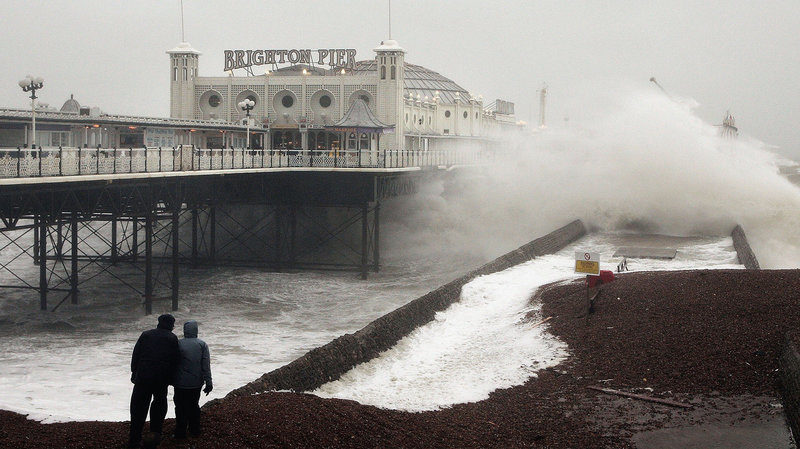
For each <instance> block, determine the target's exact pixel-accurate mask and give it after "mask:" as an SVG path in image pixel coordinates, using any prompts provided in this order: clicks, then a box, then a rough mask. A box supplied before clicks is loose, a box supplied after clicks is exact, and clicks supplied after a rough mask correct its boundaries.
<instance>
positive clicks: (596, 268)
mask: <svg viewBox="0 0 800 449" xmlns="http://www.w3.org/2000/svg"><path fill="white" fill-rule="evenodd" d="M575 273H581V274H593V275H595V276H596V275H598V274H600V254H599V253H592V252H588V251H575Z"/></svg>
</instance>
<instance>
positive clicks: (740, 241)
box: [731, 225, 760, 270]
mask: <svg viewBox="0 0 800 449" xmlns="http://www.w3.org/2000/svg"><path fill="white" fill-rule="evenodd" d="M731 238H733V247H734V248H735V249H736V255H737V256H739V263H741V264H742V265H744V267H745V268H747V269H748V270H758V269H759V268H760V267H759V265H758V259H756V255H755V253H753V250H752V249H751V248H750V243H748V242H747V235H745V233H744V229H742V226H741V225H736V227H735V228H733V232H731Z"/></svg>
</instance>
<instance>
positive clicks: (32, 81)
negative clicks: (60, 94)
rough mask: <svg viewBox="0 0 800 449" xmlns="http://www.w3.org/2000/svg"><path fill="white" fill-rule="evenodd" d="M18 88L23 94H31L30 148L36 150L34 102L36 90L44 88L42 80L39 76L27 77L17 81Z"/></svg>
mask: <svg viewBox="0 0 800 449" xmlns="http://www.w3.org/2000/svg"><path fill="white" fill-rule="evenodd" d="M19 87H21V88H22V91H23V92H30V93H31V120H32V132H31V148H36V104H35V103H34V102H35V101H36V98H37V97H36V89H41V88H42V87H44V79H43V78H42V77H41V76H37V77H33V76H30V75H28V76H26V77H25V78H24V79H21V80H19Z"/></svg>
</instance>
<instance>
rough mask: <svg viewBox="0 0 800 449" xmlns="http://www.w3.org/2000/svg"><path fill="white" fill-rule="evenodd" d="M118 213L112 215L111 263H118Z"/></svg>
mask: <svg viewBox="0 0 800 449" xmlns="http://www.w3.org/2000/svg"><path fill="white" fill-rule="evenodd" d="M117 248H118V244H117V214H114V215H112V216H111V265H116V264H117V258H118V257H119V255H118V253H117Z"/></svg>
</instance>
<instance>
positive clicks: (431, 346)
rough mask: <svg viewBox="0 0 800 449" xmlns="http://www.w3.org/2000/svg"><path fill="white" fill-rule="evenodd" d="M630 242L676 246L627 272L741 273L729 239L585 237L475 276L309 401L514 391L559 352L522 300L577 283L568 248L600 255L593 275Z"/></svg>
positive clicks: (416, 404)
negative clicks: (429, 317) (444, 304)
mask: <svg viewBox="0 0 800 449" xmlns="http://www.w3.org/2000/svg"><path fill="white" fill-rule="evenodd" d="M631 243H637V244H644V245H645V246H650V247H653V246H660V247H665V245H666V247H669V248H675V249H678V255H677V256H676V258H675V259H673V260H652V259H629V261H628V268H629V269H631V270H633V271H639V270H681V269H695V268H742V266H741V265H739V264H738V261H737V258H736V253H735V251H734V250H733V248H732V245H733V242H732V241H731V239H730V238H669V237H663V236H625V235H594V236H590V237H588V238H585V239H582V240H580V241H579V242H577V243H575V244H573V245H570V246H568V247H567V248H565V249H564V250H562V251H560V252H558V253H557V254H554V255H549V256H544V257H541V258H537V259H534V260H531V261H529V262H527V263H524V264H521V265H518V266H516V267H512V268H509V269H507V270H505V271H502V272H499V273H495V274H491V275H486V276H480V277H478V278H476V279H474V280H473V281H471V282H469V283H468V284H466V285H465V286H464V287H463V289H462V292H461V299H460V301H459V302H457V303H454V304H453V305H452V306H450V307H449V308H448V309H446V310H444V311H442V312H439V313H437V314H436V317H435V319H434V320H433V321H432V322H431V323H429V324H426V325H424V326H421V327H419V328H417V329H416V330H414V331H413V332H412V333H411V334H409V335H408V336H406V337H405V338H403V339H401V340H400V341H399V342H398V343H397V344H396V345H395V346H394V347H392V348H391V349H389V350H387V351H385V352H383V353H382V354H381V355H380V356H379V357H377V358H375V359H373V360H370V361H369V362H366V363H363V364H361V365H358V366H357V367H355V368H353V369H352V370H350V371H349V372H347V373H345V374H344V375H343V376H342V377H341V378H340V379H339V380H336V381H334V382H329V383H327V384H325V385H323V386H321V387H320V388H319V389H317V390H316V391H314V394H317V395H319V396H323V397H337V398H343V399H352V400H356V401H358V402H361V403H364V404H370V405H375V406H378V407H384V408H392V409H401V410H410V411H423V410H434V409H437V408H442V407H447V406H450V405H453V404H458V403H463V402H474V401H480V400H482V399H486V398H487V397H488V396H489V393H491V392H492V391H494V390H496V389H498V388H505V387H510V386H513V385H518V384H522V383H524V382H525V381H526V380H527V379H529V378H530V377H533V376H536V371H538V370H541V369H543V368H546V367H549V366H554V365H557V364H558V363H560V362H561V361H562V360H564V359H565V358H566V357H567V355H568V348H567V346H566V344H565V343H563V342H561V341H560V340H558V339H556V338H555V337H553V336H552V335H550V334H549V333H548V332H547V325H546V324H545V325H541V326H536V327H534V326H532V325H534V324H536V323H538V322H539V321H540V320H542V319H544V318H545V317H542V316H539V317H538V318H537V319H535V320H533V321H532V322H531V321H526V320H524V319H523V318H524V317H525V315H526V314H528V313H529V312H530V311H538V310H539V309H540V307H541V304H538V303H533V304H531V303H530V302H529V300H530V298H531V296H532V295H533V294H534V292H535V291H536V289H537V288H538V287H539V286H541V285H544V284H547V283H550V282H554V281H558V280H561V279H567V280H569V279H574V278H575V277H577V275H574V274H573V273H572V267H573V266H574V251H575V250H591V251H592V252H599V253H600V254H601V261H603V262H605V263H604V264H603V267H602V269H612V268H613V267H614V266H615V265H616V263H618V262H619V260H618V259H615V258H613V257H612V255H613V253H614V251H615V249H616V248H617V246H618V245H624V244H631Z"/></svg>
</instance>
